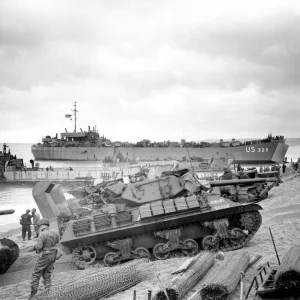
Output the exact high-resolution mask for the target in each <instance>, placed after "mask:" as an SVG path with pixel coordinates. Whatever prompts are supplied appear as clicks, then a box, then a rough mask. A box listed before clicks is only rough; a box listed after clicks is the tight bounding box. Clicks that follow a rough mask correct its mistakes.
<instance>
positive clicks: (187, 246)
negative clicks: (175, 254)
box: [181, 239, 198, 256]
mask: <svg viewBox="0 0 300 300" xmlns="http://www.w3.org/2000/svg"><path fill="white" fill-rule="evenodd" d="M183 247H184V248H183V249H181V251H182V253H183V255H184V256H193V255H195V254H196V253H197V252H198V244H197V242H196V241H195V240H193V239H186V240H184V241H183Z"/></svg>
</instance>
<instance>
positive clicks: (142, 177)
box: [140, 167, 149, 181]
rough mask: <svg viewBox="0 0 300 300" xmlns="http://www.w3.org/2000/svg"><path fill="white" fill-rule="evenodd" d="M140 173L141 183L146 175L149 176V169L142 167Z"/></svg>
mask: <svg viewBox="0 0 300 300" xmlns="http://www.w3.org/2000/svg"><path fill="white" fill-rule="evenodd" d="M141 173H142V176H141V179H140V180H141V181H143V180H145V179H147V178H148V175H149V168H147V167H143V168H142V171H141Z"/></svg>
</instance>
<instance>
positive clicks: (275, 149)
mask: <svg viewBox="0 0 300 300" xmlns="http://www.w3.org/2000/svg"><path fill="white" fill-rule="evenodd" d="M287 149H288V145H286V144H285V143H284V141H272V142H268V143H258V144H253V145H245V146H238V147H210V148H179V147H165V148H154V147H153V148H152V147H151V148H150V147H116V148H114V147H45V146H32V149H31V150H32V154H33V156H34V158H35V159H36V160H72V161H73V160H78V161H105V160H109V159H112V158H113V157H114V156H115V155H116V154H118V153H119V154H121V156H122V157H123V159H125V160H148V161H149V160H150V161H155V160H166V159H172V160H178V161H183V160H189V158H190V157H196V158H202V159H211V157H212V156H213V155H214V154H216V153H220V154H228V156H230V157H232V158H233V159H234V161H235V162H236V163H272V162H282V161H283V160H284V157H285V154H286V152H287Z"/></svg>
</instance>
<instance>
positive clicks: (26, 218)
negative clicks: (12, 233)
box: [20, 209, 32, 241]
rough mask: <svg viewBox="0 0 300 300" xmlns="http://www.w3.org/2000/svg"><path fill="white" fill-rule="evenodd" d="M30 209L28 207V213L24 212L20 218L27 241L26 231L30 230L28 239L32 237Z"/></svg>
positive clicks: (23, 236)
mask: <svg viewBox="0 0 300 300" xmlns="http://www.w3.org/2000/svg"><path fill="white" fill-rule="evenodd" d="M29 213H30V209H26V214H23V215H22V216H21V219H20V224H21V225H22V239H23V241H25V237H26V232H28V240H30V239H31V228H30V225H31V218H32V215H30V214H29Z"/></svg>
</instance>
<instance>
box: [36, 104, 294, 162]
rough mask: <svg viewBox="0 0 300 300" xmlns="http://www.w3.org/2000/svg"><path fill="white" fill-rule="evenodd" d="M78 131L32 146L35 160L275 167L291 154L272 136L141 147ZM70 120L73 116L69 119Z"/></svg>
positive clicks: (281, 139) (92, 131)
mask: <svg viewBox="0 0 300 300" xmlns="http://www.w3.org/2000/svg"><path fill="white" fill-rule="evenodd" d="M73 111H74V113H75V116H74V120H75V130H74V131H73V132H67V131H66V132H63V133H61V135H60V138H58V134H56V137H53V138H52V137H51V136H46V137H45V138H43V139H42V143H38V144H35V145H33V146H32V148H31V151H32V154H33V156H34V158H35V159H36V160H81V161H101V162H112V161H117V162H125V161H126V162H128V161H137V160H140V161H143V160H147V161H151V160H152V161H155V160H177V161H179V162H181V161H195V162H202V161H203V160H205V159H206V160H207V159H211V158H212V157H213V156H214V155H215V154H219V155H228V156H230V157H232V158H233V159H234V162H235V163H250V164H254V163H257V164H261V163H272V162H276V163H278V162H282V161H283V160H284V157H285V154H286V152H287V150H288V145H287V144H285V139H284V137H283V136H276V137H273V136H272V135H271V134H269V135H268V136H267V138H265V139H262V140H251V141H246V142H240V141H237V140H235V139H232V141H223V140H220V142H219V143H207V142H199V143H198V142H197V143H196V142H186V141H185V140H181V142H170V141H167V142H151V141H149V140H146V139H145V140H143V141H141V142H138V143H127V142H111V141H110V140H108V139H107V138H105V137H104V136H102V137H101V136H100V135H99V133H98V131H97V130H96V127H93V128H92V129H91V128H90V127H89V128H88V130H87V131H83V130H82V129H80V131H79V132H77V131H76V120H77V118H76V113H77V110H76V103H75V109H74V110H73ZM66 116H71V115H66Z"/></svg>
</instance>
